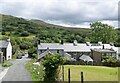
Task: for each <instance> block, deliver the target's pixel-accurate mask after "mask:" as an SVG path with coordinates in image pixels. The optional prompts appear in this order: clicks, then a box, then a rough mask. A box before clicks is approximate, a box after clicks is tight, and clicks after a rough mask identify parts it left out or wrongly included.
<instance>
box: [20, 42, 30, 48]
mask: <svg viewBox="0 0 120 83" xmlns="http://www.w3.org/2000/svg"><path fill="white" fill-rule="evenodd" d="M20 49H28V46H27V45H26V44H24V43H21V44H20Z"/></svg>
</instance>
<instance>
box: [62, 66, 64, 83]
mask: <svg viewBox="0 0 120 83" xmlns="http://www.w3.org/2000/svg"><path fill="white" fill-rule="evenodd" d="M62 80H63V82H64V65H62Z"/></svg>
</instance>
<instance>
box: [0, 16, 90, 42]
mask: <svg viewBox="0 0 120 83" xmlns="http://www.w3.org/2000/svg"><path fill="white" fill-rule="evenodd" d="M1 15H2V31H3V32H2V34H3V35H8V36H9V35H11V36H17V37H21V36H22V37H23V36H24V37H26V36H30V35H37V36H39V38H40V39H41V40H43V38H44V39H45V38H49V39H48V40H50V41H49V42H54V41H51V40H58V41H59V40H60V39H61V38H62V39H64V40H65V41H66V42H72V41H73V39H78V38H80V39H78V42H84V41H83V40H84V38H85V37H86V36H89V35H90V29H84V28H69V27H63V26H58V25H53V24H49V23H46V22H44V21H41V20H36V19H31V20H28V19H24V18H18V17H14V16H11V15H3V14H1ZM68 36H69V38H68ZM58 41H57V42H58ZM46 42H48V41H47V40H46Z"/></svg>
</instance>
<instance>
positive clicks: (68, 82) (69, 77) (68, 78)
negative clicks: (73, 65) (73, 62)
mask: <svg viewBox="0 0 120 83" xmlns="http://www.w3.org/2000/svg"><path fill="white" fill-rule="evenodd" d="M68 83H70V68H69V69H68Z"/></svg>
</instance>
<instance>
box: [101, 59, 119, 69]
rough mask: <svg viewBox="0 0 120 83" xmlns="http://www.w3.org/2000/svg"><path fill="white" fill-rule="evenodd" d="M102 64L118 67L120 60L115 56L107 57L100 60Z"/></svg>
mask: <svg viewBox="0 0 120 83" xmlns="http://www.w3.org/2000/svg"><path fill="white" fill-rule="evenodd" d="M102 63H103V65H104V66H110V67H120V61H119V60H117V59H115V58H109V59H105V60H103V61H102Z"/></svg>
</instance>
